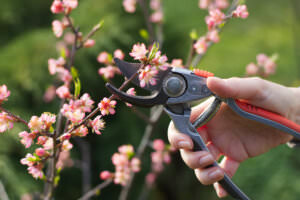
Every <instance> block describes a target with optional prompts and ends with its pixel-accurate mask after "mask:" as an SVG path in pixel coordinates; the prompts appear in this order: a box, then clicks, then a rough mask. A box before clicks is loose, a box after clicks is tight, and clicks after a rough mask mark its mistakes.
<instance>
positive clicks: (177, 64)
mask: <svg viewBox="0 0 300 200" xmlns="http://www.w3.org/2000/svg"><path fill="white" fill-rule="evenodd" d="M171 66H172V67H179V68H183V67H184V66H183V63H182V59H173V60H172V63H171Z"/></svg>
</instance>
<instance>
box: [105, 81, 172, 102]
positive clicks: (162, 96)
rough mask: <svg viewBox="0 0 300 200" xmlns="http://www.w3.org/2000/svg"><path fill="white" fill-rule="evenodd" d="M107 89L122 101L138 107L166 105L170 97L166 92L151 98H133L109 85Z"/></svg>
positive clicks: (157, 93)
mask: <svg viewBox="0 0 300 200" xmlns="http://www.w3.org/2000/svg"><path fill="white" fill-rule="evenodd" d="M106 88H107V89H108V90H109V91H110V92H111V93H113V94H115V95H117V96H118V97H119V98H120V99H121V100H123V101H125V102H128V103H131V104H133V105H136V106H143V107H150V106H154V105H159V104H165V103H166V102H167V100H168V96H167V95H166V94H165V93H164V92H162V91H161V92H156V93H155V94H153V95H151V96H132V95H129V94H127V93H126V92H123V91H120V90H118V89H117V88H116V87H114V86H113V85H111V84H109V83H107V84H106Z"/></svg>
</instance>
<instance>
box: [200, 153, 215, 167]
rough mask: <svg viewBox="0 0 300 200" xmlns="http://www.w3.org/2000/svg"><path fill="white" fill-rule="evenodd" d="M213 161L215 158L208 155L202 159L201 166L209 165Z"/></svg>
mask: <svg viewBox="0 0 300 200" xmlns="http://www.w3.org/2000/svg"><path fill="white" fill-rule="evenodd" d="M213 160H214V159H213V157H212V156H211V155H210V154H208V155H206V156H204V157H201V158H200V160H199V164H200V165H205V164H209V163H212V162H213Z"/></svg>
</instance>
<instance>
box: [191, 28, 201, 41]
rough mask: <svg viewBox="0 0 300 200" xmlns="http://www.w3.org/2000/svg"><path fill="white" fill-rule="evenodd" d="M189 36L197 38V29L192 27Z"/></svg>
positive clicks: (193, 38)
mask: <svg viewBox="0 0 300 200" xmlns="http://www.w3.org/2000/svg"><path fill="white" fill-rule="evenodd" d="M190 38H191V39H192V40H197V39H198V38H199V37H198V34H197V31H196V30H195V29H193V30H192V31H191V32H190Z"/></svg>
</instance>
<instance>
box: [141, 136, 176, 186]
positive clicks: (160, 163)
mask: <svg viewBox="0 0 300 200" xmlns="http://www.w3.org/2000/svg"><path fill="white" fill-rule="evenodd" d="M152 147H153V149H154V150H155V151H154V152H152V153H151V160H152V171H151V172H150V173H148V174H147V176H146V183H147V184H148V185H152V184H153V182H154V181H155V179H156V177H157V174H159V173H160V172H161V171H162V170H163V169H164V163H165V164H169V163H170V162H171V156H170V152H171V151H173V150H174V149H173V148H172V147H170V146H167V145H166V144H165V143H164V141H163V140H161V139H156V140H154V141H153V144H152Z"/></svg>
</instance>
